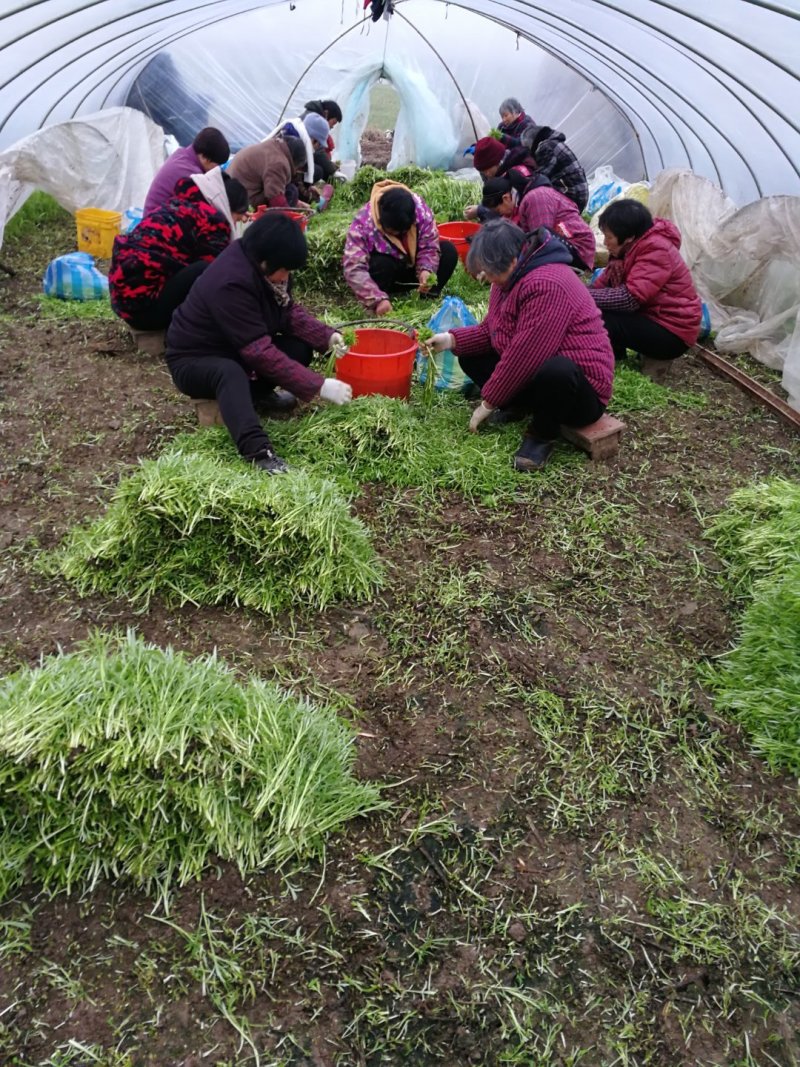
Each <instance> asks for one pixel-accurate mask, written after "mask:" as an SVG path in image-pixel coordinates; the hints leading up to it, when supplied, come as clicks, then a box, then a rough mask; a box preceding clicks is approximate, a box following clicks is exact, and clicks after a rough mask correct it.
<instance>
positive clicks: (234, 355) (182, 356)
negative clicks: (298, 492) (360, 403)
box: [166, 213, 352, 474]
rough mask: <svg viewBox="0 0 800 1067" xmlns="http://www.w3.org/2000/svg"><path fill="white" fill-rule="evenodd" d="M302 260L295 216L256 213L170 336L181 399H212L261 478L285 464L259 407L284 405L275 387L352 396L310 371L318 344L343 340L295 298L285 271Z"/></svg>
mask: <svg viewBox="0 0 800 1067" xmlns="http://www.w3.org/2000/svg"><path fill="white" fill-rule="evenodd" d="M307 256H308V247H307V245H306V239H305V237H304V235H303V231H302V230H301V229H300V227H299V225H298V224H297V223H296V222H295V221H294V219H290V218H288V216H286V215H283V214H280V213H275V214H272V215H269V214H268V215H265V216H263V217H262V218H260V219H257V220H256V221H255V222H254V223H252V225H251V226H250V227H249V228H248V229H247V231H246V232H245V234H244V236H243V237H242V238H240V240H238V241H234V243H233V244H232V245H230V247H228V248H226V250H225V251H224V252H223V253H222V255H221V256H219V258H218V259H216V260H215V261H214V262H213V263H212V264H211V266H210V267H209V268H208V270H207V271H206V272H205V273H204V274H203V276H202V277H201V278H200V279H199V280H198V282H197V284H196V285H195V286H194V287H193V288H192V291H191V293H190V294H189V298H188V299H187V301H186V302H185V303H184V304H183V305H182V306H181V307H180V308H179V309H178V310H177V312H176V313H175V315H174V317H173V319H172V324H171V325H170V328H169V331H168V333H167V351H166V360H167V366H168V367H169V370H170V373H171V375H172V379H173V381H174V382H175V385H176V386H177V387H178V389H179V390H180V391H181V392H182V393H186V395H187V396H191V397H195V398H198V399H206V400H216V401H217V403H218V404H219V410H220V415H221V416H222V421H223V422H224V423H225V425H226V427H227V428H228V432H229V433H230V435H231V437H232V438H233V440H234V442H235V443H236V447H237V448H238V449H239V453H240V454H241V455H242V456H243V457H244V459H246V460H249V461H250V462H251V463H253V464H255V466H256V467H259V468H260V469H261V470H263V471H265V472H266V473H267V474H279V473H281V472H283V471H285V470H286V463H285V462H284V461H283V460H282V459H281V458H280V457H279V456H276V455H275V452H274V450H273V448H272V443H271V441H270V439H269V437H268V436H267V434H266V432H265V430H264V427H263V426H262V425H261V420H260V418H259V417H258V414H257V413H256V406H255V405H256V404H259V405H263V404H264V403H266V405H267V406H268V407H270V406H271V407H272V409H273V410H275V408H276V407H278V408H279V409H281V408H282V407H283V405H280V404H276V403H275V394H274V389H275V386H281V387H282V388H283V389H285V390H289V391H290V392H291V393H292V394H294V395H295V396H297V397H299V398H300V399H301V400H312V399H314V397H317V396H319V397H321V398H322V399H323V400H327V401H329V402H330V403H333V404H346V403H348V401H349V400H351V398H352V389H351V388H350V386H349V385H347V384H346V383H345V382H340V381H337V380H336V379H335V378H324V377H323V376H322V375H321V374H318V373H317V372H316V371H313V370H311V369H310V368H309V363H310V362H311V359H312V356H313V354H314V350H315V349H316V350H317V351H318V352H324V351H326V350H327V349H333V350H334V351H343V350H345V349H346V345H345V342H344V339H343V338H342V335H341V334H339V333H336V331H335V330H333V329H332V328H331V327H330V326H326V325H325V323H324V322H320V321H319V320H318V319H315V318H314V316H313V315H311V314H310V313H309V312H308V311H306V309H305V308H304V307H302V306H301V305H300V304H296V303H295V302H294V300H293V299H292V295H291V271H293V270H297V269H299V268H300V267H304V266H305V263H306V259H307ZM289 399H290V401H291V402H292V403H294V402H295V400H294V396H292V397H290V398H289ZM283 410H285V407H284V408H283Z"/></svg>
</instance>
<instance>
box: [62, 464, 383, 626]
mask: <svg viewBox="0 0 800 1067" xmlns="http://www.w3.org/2000/svg"><path fill="white" fill-rule="evenodd" d="M52 562H53V565H54V566H55V568H56V569H57V571H59V572H60V573H61V574H62V575H63V576H64V577H65V578H68V579H69V580H70V581H72V582H74V583H75V584H76V585H77V587H78V590H79V591H80V593H81V594H82V595H87V594H89V593H94V592H102V593H106V594H111V595H117V596H124V597H126V598H127V599H129V600H131V601H133V602H135V603H139V604H142V605H144V606H145V607H146V606H147V605H148V604H149V602H150V600H151V598H152V597H154V596H160V597H163V598H164V599H165V600H166V601H167V602H177V603H185V602H187V601H188V602H191V603H194V604H217V603H220V602H222V601H227V602H233V603H236V604H241V605H244V606H246V607H251V608H256V609H257V610H259V611H264V612H276V611H281V610H283V609H285V608H287V607H289V606H291V605H292V604H304V605H315V606H317V607H324V606H325V605H326V604H329V603H330V602H331V601H333V600H337V599H340V598H343V597H346V598H348V599H351V600H362V599H365V598H367V597H369V596H370V595H371V594H372V592H373V590H374V589H375V587H376V586H377V585H378V584H379V582H380V568H379V566H378V563H377V560H376V557H375V553H374V551H373V549H372V546H371V544H370V541H369V536H368V534H367V531H366V530H365V529H364V526H363V525H362V524H361V522H360V521H359V520H358V519H357V518H355V517H354V516H353V515H351V514H350V511H349V506H348V502H347V500H346V499H345V497H344V496H343V495H342V494H341V492H340V491H339V489H338V488H337V487H336V486H335V485H334V484H333V483H332V482H330V481H325V480H323V479H320V478H315V477H312V476H309V475H307V474H305V473H303V472H302V471H297V470H296V471H293V472H292V473H290V474H286V475H281V476H280V477H279V478H268V477H266V476H265V475H263V474H261V472H259V471H255V470H252V469H251V468H250V467H248V466H247V465H245V464H244V463H242V461H241V460H238V458H233V457H232V459H231V461H230V462H228V461H227V458H226V455H225V454H222V455H221V456H214V455H209V454H205V455H204V454H200V453H197V452H195V451H193V450H186V449H184V450H183V451H182V450H181V447H180V445H178V446H177V447H171V448H170V449H169V450H168V451H167V452H166V453H164V455H162V456H161V457H159V459H157V460H155V461H152V460H144V461H142V463H141V464H140V466H139V468H138V469H137V470H136V471H135V472H134V473H133V474H132V475H131V476H130V477H129V478H126V479H124V480H123V481H122V482H121V483H120V485H119V486H118V488H117V490H116V492H115V494H114V497H113V499H112V502H111V504H110V506H109V508H108V510H107V512H106V514H105V515H104V516H103V517H102V518H100V519H98V520H97V521H96V522H94V523H93V524H91V525H90V526H88V527H80V528H78V529H76V530H74V531H73V532H72V533H71V535H70V537H69V539H68V541H67V543H66V545H65V547H64V548H63V549H62V550H61V551H60V552H59V553H58V554H57V556H56V557H55V559H54V560H53V561H52Z"/></svg>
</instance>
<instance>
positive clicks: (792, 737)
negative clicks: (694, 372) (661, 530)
mask: <svg viewBox="0 0 800 1067" xmlns="http://www.w3.org/2000/svg"><path fill="white" fill-rule="evenodd" d="M729 504H730V506H729V509H728V510H727V511H726V512H724V513H723V514H722V515H719V516H718V517H717V518H716V519H715V520H714V522H713V524H712V525H711V526H710V528H709V531H708V532H709V536H710V537H711V539H712V540H713V541H714V544H715V546H716V548H717V550H718V551H719V552H720V554H721V555H723V556H724V557H725V558H726V560H727V561H728V563H729V574H728V583H729V587H730V589H731V592H732V594H733V595H734V596H736V597H737V598H740V599H746V600H747V601H748V604H747V607H746V608H745V612H744V617H743V619H742V626H741V632H740V634H739V642H738V644H737V646H736V647H735V648H734V649H733V651H732V652H730V653H729V654H728V655H727V656H726V657H725V658H724V660H723V661H722V665H721V666H720V668H719V669H718V670H717V671H715V672H714V675H713V677H712V684H713V686H714V689H715V692H716V696H717V700H718V702H719V705H720V706H721V707H722V708H723V709H725V710H726V711H728V712H729V713H730V714H732V715H733V716H734V717H735V718H736V719H737V720H738V721H739V722H741V723H742V725H743V726H744V727H745V729H746V730H747V731H748V732H749V733H750V735H751V736H752V739H753V742H754V744H755V746H756V748H757V749H758V750H759V751H760V752H761V753H762V754H763V755H764V757H765V758H766V759H767V761H768V763H769V764H770V765H771V766H773V767H778V766H785V767H788V768H789V769H790V770H791V771H792V772H793V773H794V774H798V773H800V713H799V711H798V709H800V484H798V483H796V482H791V481H788V480H786V479H783V478H775V479H772V480H771V481H768V482H762V483H759V484H756V485H753V486H749V487H747V488H745V489H740V490H738V491H737V492H735V493H734V494H733V495H732V497H731V499H730V502H729Z"/></svg>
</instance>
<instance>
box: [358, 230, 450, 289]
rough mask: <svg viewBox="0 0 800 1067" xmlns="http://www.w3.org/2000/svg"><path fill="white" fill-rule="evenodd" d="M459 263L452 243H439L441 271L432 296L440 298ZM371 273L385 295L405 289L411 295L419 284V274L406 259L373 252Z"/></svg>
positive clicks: (438, 272) (370, 264)
mask: <svg viewBox="0 0 800 1067" xmlns="http://www.w3.org/2000/svg"><path fill="white" fill-rule="evenodd" d="M457 263H458V252H456V246H455V245H454V244H453V242H452V241H440V242H439V269H438V270H437V271H436V285H435V286H433V287H432V288H431V289H430V290H429V292H430V294H431V295H432V296H438V295H439V293H440V292H441V291H442V289H443V288H444V287H445V285H447V283H448V282H449V281H450V278H451V277H452V275H453V271H454V270H455V269H456V264H457ZM369 273H370V277H371V278H372V280H373V281H374V282H375V284H376V285H379V286H380V287H381V289H383V291H384V293H392V292H397V291H398V290H401V289H405V290H406V292H408V293H411V292H412V290H413V289H415V288H416V287H417V286H418V285H419V282H418V281H417V272H416V270H415V269H414V267H412V266H411V264H409V263H408V262H407V260H405V259H398V258H397V257H396V256H389V255H386V254H385V253H383V252H372V253H371V254H370V257H369Z"/></svg>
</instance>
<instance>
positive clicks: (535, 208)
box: [517, 175, 595, 270]
mask: <svg viewBox="0 0 800 1067" xmlns="http://www.w3.org/2000/svg"><path fill="white" fill-rule="evenodd" d="M517 225H519V226H520V227H521V228H522V229H523V230H524V231H525V232H526V233H531V232H533V231H534V230H538V229H539V228H540V227H542V226H546V227H547V229H548V230H551V231H552V232H553V233H554V234H556V236H557V237H563V238H564V239H565V240H566V241H568V242H569V244H570V245H571V246H572V247H573V248H574V249H575V251H576V253H577V258H578V259H579V260H580V262H579V263H578V262H575V261H573V266H577V267H585V268H587V269H589V270H591V268H592V267H593V266H594V253H595V239H594V233H593V232H592V228H591V226H589V225H587V223H585V222H584V221H583V219H582V218H581V214H580V212H579V211H578V209H577V207H576V206H575V202H574V201H573V200H570V199H569V197H568V196H564V194H563V193H560V192H559V191H558V190H557V189H554V188H553V187H552V185H551V184H550V181H549V180H548V179H547V178H545V177H544V175H541V176H537V177H535V178H534V179H533V180H532V181H531V182H530V183H529V184H528V191H527V192H526V193H525V195H524V196H523V198H522V202H521V203H520V206H519V221H518V223H517Z"/></svg>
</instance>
